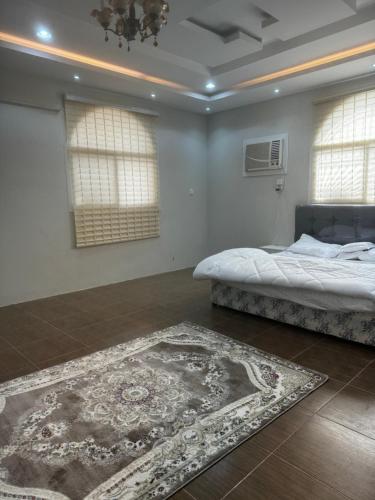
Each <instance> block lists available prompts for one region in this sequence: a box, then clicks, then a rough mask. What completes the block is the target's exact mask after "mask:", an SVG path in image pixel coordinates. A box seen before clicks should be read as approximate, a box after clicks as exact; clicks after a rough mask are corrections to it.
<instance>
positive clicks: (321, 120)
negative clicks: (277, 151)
mask: <svg viewBox="0 0 375 500" xmlns="http://www.w3.org/2000/svg"><path fill="white" fill-rule="evenodd" d="M316 108H317V109H316V122H315V125H316V127H315V137H314V144H313V158H312V179H311V180H312V201H313V203H349V204H355V203H363V204H373V203H375V90H368V91H364V92H359V93H356V94H353V95H350V96H345V97H341V98H339V99H335V100H332V101H329V102H324V103H320V104H317V106H316Z"/></svg>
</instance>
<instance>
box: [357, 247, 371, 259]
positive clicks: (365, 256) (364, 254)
mask: <svg viewBox="0 0 375 500" xmlns="http://www.w3.org/2000/svg"><path fill="white" fill-rule="evenodd" d="M359 260H362V261H364V262H375V248H372V249H370V250H369V251H368V252H362V254H361V255H360V256H359Z"/></svg>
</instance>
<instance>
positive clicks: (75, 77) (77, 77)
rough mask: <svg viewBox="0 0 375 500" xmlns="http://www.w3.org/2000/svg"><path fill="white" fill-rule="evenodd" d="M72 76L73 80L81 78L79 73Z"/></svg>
mask: <svg viewBox="0 0 375 500" xmlns="http://www.w3.org/2000/svg"><path fill="white" fill-rule="evenodd" d="M73 78H74V80H77V81H78V80H80V79H81V77H80V76H79V75H74V76H73Z"/></svg>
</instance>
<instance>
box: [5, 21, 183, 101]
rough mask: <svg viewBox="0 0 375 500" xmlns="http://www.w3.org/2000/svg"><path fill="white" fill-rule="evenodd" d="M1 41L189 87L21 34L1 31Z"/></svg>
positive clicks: (159, 82)
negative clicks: (35, 40) (36, 40)
mask: <svg viewBox="0 0 375 500" xmlns="http://www.w3.org/2000/svg"><path fill="white" fill-rule="evenodd" d="M0 42H5V43H8V44H11V45H16V46H18V47H22V48H24V49H28V50H31V51H36V52H42V53H43V54H49V55H51V56H55V57H61V58H63V59H65V60H67V61H72V62H75V63H79V64H85V65H86V66H91V67H93V68H96V69H102V70H105V71H110V72H112V73H117V74H119V75H124V76H129V77H130V78H137V79H138V80H143V81H146V82H151V83H155V84H157V85H162V86H164V87H168V88H170V89H173V90H177V91H179V92H186V91H188V90H189V89H188V88H187V87H185V86H183V85H180V84H178V83H175V82H171V81H169V80H164V79H162V78H158V77H156V76H152V75H148V74H147V73H142V72H141V71H137V70H134V69H131V68H127V67H126V66H120V65H117V64H111V63H108V62H106V61H103V60H101V59H95V58H93V57H89V56H85V55H83V54H78V53H77V52H71V51H69V50H64V49H60V48H58V47H53V46H51V45H44V44H42V43H38V42H34V40H30V39H28V38H22V37H19V36H15V35H11V34H9V33H4V32H1V31H0Z"/></svg>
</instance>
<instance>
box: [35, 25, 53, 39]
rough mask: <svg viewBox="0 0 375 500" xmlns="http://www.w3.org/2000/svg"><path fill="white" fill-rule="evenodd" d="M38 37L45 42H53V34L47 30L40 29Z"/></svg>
mask: <svg viewBox="0 0 375 500" xmlns="http://www.w3.org/2000/svg"><path fill="white" fill-rule="evenodd" d="M36 36H37V37H38V38H39V40H42V41H43V42H50V41H51V40H52V33H51V32H50V31H48V30H47V29H45V28H40V29H38V30H37V32H36Z"/></svg>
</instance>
